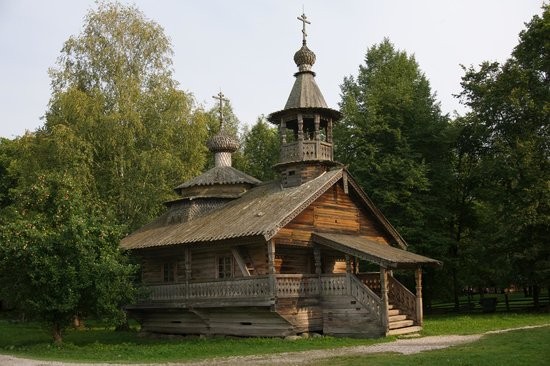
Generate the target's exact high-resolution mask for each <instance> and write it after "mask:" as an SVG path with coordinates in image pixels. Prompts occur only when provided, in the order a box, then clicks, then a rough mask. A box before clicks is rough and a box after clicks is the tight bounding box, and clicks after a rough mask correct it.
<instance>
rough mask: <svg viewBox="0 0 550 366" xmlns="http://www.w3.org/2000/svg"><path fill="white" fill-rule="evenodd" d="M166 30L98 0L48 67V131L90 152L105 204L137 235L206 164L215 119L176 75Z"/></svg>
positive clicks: (129, 10) (137, 14)
mask: <svg viewBox="0 0 550 366" xmlns="http://www.w3.org/2000/svg"><path fill="white" fill-rule="evenodd" d="M171 55H172V49H171V45H170V42H169V41H168V39H167V37H166V36H165V35H164V32H163V29H162V28H161V27H160V26H159V25H158V24H156V23H155V22H153V21H151V20H148V19H146V18H145V16H144V15H143V14H142V13H141V12H140V11H139V10H138V9H136V8H135V7H133V6H125V5H121V4H119V3H99V5H98V9H97V10H95V11H90V13H89V14H88V15H87V17H86V19H85V26H84V30H83V31H82V33H81V34H80V35H79V36H77V37H71V38H69V40H68V41H67V42H66V43H65V45H64V47H63V49H62V52H61V56H60V57H59V60H58V63H57V67H56V68H52V69H51V70H50V74H51V78H52V86H53V94H52V98H51V101H50V108H49V110H48V112H47V113H46V124H45V126H44V130H45V131H46V132H48V131H50V130H51V129H53V128H54V127H55V126H57V125H64V126H66V127H67V128H70V129H71V130H73V131H74V133H75V134H76V135H78V136H79V138H80V139H82V140H83V144H85V145H86V149H87V150H88V156H89V164H90V165H91V166H92V167H93V171H92V174H93V175H94V178H95V184H96V188H97V192H98V194H99V195H100V198H101V199H102V200H104V201H105V202H107V203H108V204H110V205H112V206H113V207H116V218H117V221H118V222H120V223H125V224H128V227H129V228H130V229H135V228H137V227H139V226H141V225H143V224H144V223H146V222H147V221H148V220H150V219H151V218H152V217H153V216H154V215H156V214H157V213H158V212H159V210H160V209H161V208H162V206H161V203H162V202H163V201H165V200H167V199H169V198H170V192H171V188H173V187H174V186H176V185H177V184H179V183H180V182H181V181H184V180H186V179H189V178H191V177H193V176H195V175H197V174H198V173H199V172H200V171H201V170H202V167H203V166H204V164H205V158H206V155H205V154H206V148H205V144H204V142H205V140H206V138H207V122H208V117H207V116H206V114H205V112H204V111H202V109H200V108H198V107H197V106H196V105H195V102H194V100H193V98H192V96H191V95H190V94H188V93H185V92H183V91H181V90H178V89H177V82H176V81H175V80H174V79H173V78H172V69H171V64H172V62H171Z"/></svg>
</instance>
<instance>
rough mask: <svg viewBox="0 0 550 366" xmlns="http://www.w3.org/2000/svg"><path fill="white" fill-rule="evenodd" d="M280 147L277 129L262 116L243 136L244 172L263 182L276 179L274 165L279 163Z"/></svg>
mask: <svg viewBox="0 0 550 366" xmlns="http://www.w3.org/2000/svg"><path fill="white" fill-rule="evenodd" d="M279 145H280V142H279V135H278V132H277V129H276V128H274V127H271V126H270V125H269V124H268V123H267V121H266V120H265V117H263V116H260V117H259V118H258V120H257V121H256V124H254V125H253V126H252V128H250V129H249V130H245V132H244V134H243V136H242V147H241V149H242V154H243V161H244V166H243V167H242V170H243V171H245V172H247V173H248V174H250V175H252V176H253V177H255V178H258V179H259V180H262V181H269V180H272V179H274V178H275V170H274V169H273V165H275V164H277V163H278V162H279Z"/></svg>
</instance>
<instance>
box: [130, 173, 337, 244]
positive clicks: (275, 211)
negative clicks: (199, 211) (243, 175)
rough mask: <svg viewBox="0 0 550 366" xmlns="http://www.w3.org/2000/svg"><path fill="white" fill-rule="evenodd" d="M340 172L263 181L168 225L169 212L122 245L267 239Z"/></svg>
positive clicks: (333, 180) (312, 199) (325, 189)
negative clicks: (290, 183)
mask: <svg viewBox="0 0 550 366" xmlns="http://www.w3.org/2000/svg"><path fill="white" fill-rule="evenodd" d="M342 174H343V169H341V168H339V169H335V170H332V171H329V172H326V173H324V174H322V175H321V176H319V177H317V178H315V179H313V180H311V181H309V182H307V183H305V184H303V185H301V186H298V187H293V188H284V189H283V188H282V187H281V185H280V183H279V182H278V181H274V182H271V183H266V184H263V185H260V186H257V187H255V188H252V189H251V190H249V191H247V192H246V193H244V194H243V195H242V196H241V197H240V198H237V199H235V200H233V201H230V202H228V203H227V204H225V205H224V206H222V207H221V208H219V209H218V210H215V211H212V212H210V213H208V214H205V215H204V216H201V217H198V218H196V219H194V220H191V221H188V222H183V223H175V224H170V223H169V222H170V220H169V216H170V212H169V211H168V212H166V213H165V214H164V215H162V216H160V217H159V218H157V219H156V220H155V221H153V222H151V223H150V224H148V225H145V226H144V227H142V228H141V229H139V230H137V231H135V232H134V233H132V234H130V235H129V236H127V237H126V238H124V239H123V240H122V242H121V247H122V248H124V249H139V248H148V247H158V246H166V245H174V244H186V243H200V242H211V241H216V240H224V239H231V238H239V237H254V236H262V237H264V238H265V239H266V240H269V239H270V238H272V237H273V236H274V235H275V234H276V233H277V231H278V229H280V228H281V227H283V226H284V225H286V224H287V223H288V222H289V221H290V220H292V219H293V218H294V217H296V216H297V215H298V214H299V213H300V212H302V210H303V209H304V208H305V207H307V205H309V204H310V203H311V202H313V201H314V200H316V199H317V198H318V197H319V196H321V195H322V194H323V193H324V192H326V191H327V190H328V189H329V188H330V187H332V185H333V184H335V183H336V182H337V181H338V180H339V179H341V178H342Z"/></svg>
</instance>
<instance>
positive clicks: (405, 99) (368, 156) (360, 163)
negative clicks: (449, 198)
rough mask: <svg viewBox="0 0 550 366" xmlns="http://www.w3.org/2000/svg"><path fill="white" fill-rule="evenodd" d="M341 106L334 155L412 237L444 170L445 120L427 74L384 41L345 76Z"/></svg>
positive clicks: (423, 218) (422, 224) (410, 58)
mask: <svg viewBox="0 0 550 366" xmlns="http://www.w3.org/2000/svg"><path fill="white" fill-rule="evenodd" d="M340 107H341V110H342V112H343V115H344V118H343V120H342V121H341V122H340V123H339V125H337V126H336V130H335V143H336V155H337V158H338V160H340V161H341V162H343V163H345V164H347V165H348V166H349V169H350V171H351V172H352V173H353V174H354V176H355V177H357V179H358V180H359V182H360V183H361V185H362V186H363V188H364V189H365V190H366V191H367V192H368V193H369V195H370V196H371V198H372V199H373V200H374V201H375V202H376V204H377V205H378V206H379V207H380V208H381V209H382V210H383V212H384V213H385V214H386V215H387V216H388V217H389V218H390V220H391V221H392V222H394V223H395V224H396V225H397V226H398V227H400V228H401V230H403V231H404V232H406V236H408V237H410V235H411V234H413V231H414V230H415V229H414V228H415V227H423V226H424V225H426V224H427V223H426V217H427V215H428V214H429V213H427V212H426V208H427V207H426V206H427V205H426V200H427V199H428V198H429V197H430V196H432V194H433V190H434V189H436V187H435V185H434V182H436V181H438V180H439V175H441V174H442V173H443V172H444V171H445V169H446V168H445V167H441V165H442V164H443V163H444V161H442V159H444V158H445V157H446V156H445V155H446V154H445V148H446V145H445V143H446V137H445V128H446V126H447V118H446V117H445V116H443V115H442V114H441V111H440V109H439V104H438V103H437V102H436V101H435V97H434V95H433V94H432V92H431V90H430V86H429V82H428V80H427V79H426V77H425V76H424V74H423V73H422V72H421V71H420V69H419V67H418V64H417V63H416V61H415V60H414V57H412V56H408V55H407V54H406V53H405V52H403V51H399V50H396V49H395V47H394V46H393V44H392V43H391V42H390V41H389V40H388V39H385V40H384V41H383V42H382V43H380V44H379V45H375V46H373V47H371V48H370V49H369V50H368V51H367V54H366V56H365V64H364V65H360V66H359V74H358V76H357V77H353V76H350V77H347V78H345V79H344V83H343V85H342V101H341V104H340ZM407 234H408V235H407ZM414 235H421V234H420V233H414Z"/></svg>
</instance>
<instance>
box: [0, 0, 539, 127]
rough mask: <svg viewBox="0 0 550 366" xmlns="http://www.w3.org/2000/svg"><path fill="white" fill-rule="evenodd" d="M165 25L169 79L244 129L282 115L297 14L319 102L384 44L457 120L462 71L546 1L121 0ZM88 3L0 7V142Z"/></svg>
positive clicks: (17, 0) (19, 123) (45, 89)
mask: <svg viewBox="0 0 550 366" xmlns="http://www.w3.org/2000/svg"><path fill="white" fill-rule="evenodd" d="M120 2H122V3H129V4H135V5H136V6H137V7H138V8H139V9H140V10H142V11H143V13H144V14H145V16H146V17H147V18H149V19H151V20H153V21H155V22H156V23H158V24H159V25H161V26H162V27H163V28H164V31H165V34H166V35H167V36H168V37H169V38H170V39H171V41H172V47H173V50H174V56H173V62H174V64H173V68H174V77H175V79H176V80H177V81H178V82H179V84H180V88H181V89H183V90H186V91H189V92H191V93H193V95H194V97H195V99H196V101H197V103H199V104H201V105H203V106H204V107H205V108H211V107H212V106H214V104H215V100H214V99H212V96H213V95H215V94H217V93H218V92H219V91H220V90H221V91H222V92H223V93H224V94H225V95H226V96H227V97H228V98H229V99H230V100H231V104H232V106H233V110H234V112H235V114H236V115H237V117H238V118H239V119H240V121H241V122H242V123H245V124H249V125H251V124H253V123H255V122H256V120H257V118H258V116H260V115H262V114H264V115H268V114H269V113H271V112H275V111H278V110H280V109H282V108H283V107H284V104H285V103H286V100H287V98H288V95H289V93H290V89H291V87H292V84H293V82H294V77H293V74H294V72H296V71H297V69H296V65H295V64H294V62H293V60H292V58H293V55H294V53H295V52H296V51H297V50H298V49H299V48H300V46H301V41H302V33H301V26H302V24H301V22H299V21H298V20H297V17H298V16H299V15H301V13H302V9H305V13H306V15H307V17H308V19H309V20H310V21H311V25H309V26H308V29H307V33H308V47H309V48H310V49H311V50H313V51H314V52H315V54H316V55H317V61H316V64H315V65H314V67H313V70H314V71H315V72H316V73H317V77H316V80H317V83H318V84H319V87H320V88H321V91H322V92H323V94H324V96H325V99H326V101H327V103H328V105H329V106H330V107H332V108H334V109H338V103H339V100H340V85H341V84H342V81H343V79H344V77H345V76H349V75H356V74H357V70H358V68H359V65H360V64H362V63H363V62H364V56H365V53H366V51H367V49H368V48H369V47H372V46H373V45H375V44H377V43H380V42H381V41H382V40H383V39H384V37H388V38H389V39H390V40H391V42H392V43H393V44H394V45H395V46H396V48H398V49H400V50H404V51H406V52H407V53H408V54H414V55H415V58H416V60H417V62H418V64H419V66H420V68H421V70H422V71H423V72H424V73H425V75H426V76H427V78H428V79H429V80H430V85H431V87H432V91H433V92H434V93H436V99H437V100H438V101H439V102H440V103H441V109H442V111H443V112H444V113H449V114H450V115H451V116H453V115H455V113H458V114H464V113H465V112H466V109H465V107H464V106H462V105H461V104H460V103H459V100H458V99H457V98H455V97H453V94H458V93H459V92H460V90H461V89H460V79H461V77H462V75H463V74H464V72H463V70H462V68H461V66H460V65H465V66H470V65H473V66H477V65H479V64H480V63H481V62H483V61H499V62H504V61H505V60H506V59H507V58H508V57H509V56H510V53H511V51H512V50H513V48H514V46H515V45H516V44H517V43H518V34H519V32H520V31H521V30H523V29H524V28H525V23H526V22H528V21H529V20H530V19H531V18H532V17H533V15H535V14H541V6H542V4H543V3H544V0H460V1H457V0H417V1H411V0H384V1H382V0H340V1H334V0H332V1H331V0H263V1H258V0H231V1H228V0H202V1H191V0H179V1H178V0H135V1H126V0H121V1H120ZM94 8H95V3H94V1H91V0H48V1H42V0H0V137H6V138H14V137H16V136H20V135H22V134H24V133H25V131H27V130H28V131H33V130H35V129H36V128H38V127H40V126H41V125H43V119H42V116H43V115H44V114H45V112H46V110H47V108H48V101H49V99H50V95H51V89H50V79H49V76H48V68H50V67H54V66H55V63H56V60H57V58H58V56H59V55H60V51H61V48H62V46H63V43H64V42H65V41H66V40H67V39H68V38H69V37H70V36H72V35H75V36H76V35H78V34H79V33H80V32H81V31H82V29H83V24H84V16H85V15H86V13H87V12H88V11H89V10H90V9H94Z"/></svg>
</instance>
